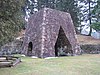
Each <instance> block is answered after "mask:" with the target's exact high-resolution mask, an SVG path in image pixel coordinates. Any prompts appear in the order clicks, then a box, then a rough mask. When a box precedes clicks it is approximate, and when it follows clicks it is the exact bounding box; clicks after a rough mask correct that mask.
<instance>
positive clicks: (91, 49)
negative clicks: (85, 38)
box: [81, 44, 100, 54]
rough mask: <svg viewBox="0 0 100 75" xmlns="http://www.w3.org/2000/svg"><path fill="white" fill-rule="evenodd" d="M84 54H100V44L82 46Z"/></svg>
mask: <svg viewBox="0 0 100 75" xmlns="http://www.w3.org/2000/svg"><path fill="white" fill-rule="evenodd" d="M81 49H82V53H87V54H100V44H98V45H93V44H85V45H81Z"/></svg>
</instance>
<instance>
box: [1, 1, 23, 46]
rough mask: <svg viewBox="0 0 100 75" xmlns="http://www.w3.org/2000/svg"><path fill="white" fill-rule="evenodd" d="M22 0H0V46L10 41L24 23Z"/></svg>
mask: <svg viewBox="0 0 100 75" xmlns="http://www.w3.org/2000/svg"><path fill="white" fill-rule="evenodd" d="M23 6H24V0H20V1H19V0H0V46H1V45H2V44H4V43H7V42H9V41H12V40H13V39H14V36H16V33H17V32H18V31H20V29H21V28H22V27H23V25H24V17H23V14H22V9H21V8H22V7H23Z"/></svg>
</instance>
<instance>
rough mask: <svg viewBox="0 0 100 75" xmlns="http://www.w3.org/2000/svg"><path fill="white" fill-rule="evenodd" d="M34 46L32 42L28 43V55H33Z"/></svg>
mask: <svg viewBox="0 0 100 75" xmlns="http://www.w3.org/2000/svg"><path fill="white" fill-rule="evenodd" d="M32 48H33V44H32V42H30V43H29V44H28V51H27V55H28V56H31V55H32Z"/></svg>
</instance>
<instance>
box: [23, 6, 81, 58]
mask: <svg viewBox="0 0 100 75" xmlns="http://www.w3.org/2000/svg"><path fill="white" fill-rule="evenodd" d="M75 34H76V33H75V29H74V25H73V21H72V19H71V16H70V14H69V13H66V12H61V11H58V10H55V9H50V8H44V9H42V10H40V11H38V12H37V13H36V14H34V15H32V16H31V17H30V19H29V22H28V26H27V28H26V33H25V38H24V41H23V46H22V53H23V54H25V55H29V56H37V57H40V58H45V57H53V56H58V53H59V50H58V48H61V47H63V48H64V47H65V48H66V50H65V53H70V54H72V55H76V54H80V52H81V49H80V46H79V45H78V43H77V40H76V37H75Z"/></svg>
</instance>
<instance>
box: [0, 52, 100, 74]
mask: <svg viewBox="0 0 100 75" xmlns="http://www.w3.org/2000/svg"><path fill="white" fill-rule="evenodd" d="M21 59H22V62H21V63H20V64H18V65H17V66H15V67H12V68H0V75H100V54H93V55H90V54H87V55H81V56H75V57H71V56H70V57H59V58H53V59H33V58H30V57H21Z"/></svg>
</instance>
